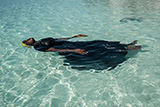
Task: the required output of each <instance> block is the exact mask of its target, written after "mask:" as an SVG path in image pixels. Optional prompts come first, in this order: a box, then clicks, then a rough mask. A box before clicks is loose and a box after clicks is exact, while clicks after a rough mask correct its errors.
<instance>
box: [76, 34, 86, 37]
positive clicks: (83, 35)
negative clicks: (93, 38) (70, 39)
mask: <svg viewBox="0 0 160 107" xmlns="http://www.w3.org/2000/svg"><path fill="white" fill-rule="evenodd" d="M74 37H88V35H85V34H79V35H76V36H74Z"/></svg>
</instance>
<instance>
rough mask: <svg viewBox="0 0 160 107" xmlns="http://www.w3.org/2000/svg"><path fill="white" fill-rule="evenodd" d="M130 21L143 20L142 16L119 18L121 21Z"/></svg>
mask: <svg viewBox="0 0 160 107" xmlns="http://www.w3.org/2000/svg"><path fill="white" fill-rule="evenodd" d="M130 21H136V22H142V21H143V18H129V17H128V18H123V19H121V20H120V22H122V23H127V22H130Z"/></svg>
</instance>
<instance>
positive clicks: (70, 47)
mask: <svg viewBox="0 0 160 107" xmlns="http://www.w3.org/2000/svg"><path fill="white" fill-rule="evenodd" d="M77 37H88V36H87V35H84V34H79V35H76V36H73V37H69V38H56V39H54V38H44V39H41V40H39V41H36V40H35V39H34V38H29V39H27V40H24V41H22V45H23V46H27V47H31V46H33V47H34V49H36V50H38V51H43V52H59V54H60V55H64V56H65V58H66V61H65V62H67V63H69V64H70V65H74V66H72V68H76V67H78V69H79V68H80V69H83V68H89V69H92V68H93V69H104V68H106V67H112V68H114V67H116V66H117V65H118V64H119V63H122V62H123V61H125V60H126V58H125V56H126V54H127V50H140V49H141V46H135V44H136V43H137V40H135V41H133V42H131V43H129V44H120V42H111V41H104V40H94V41H76V42H72V41H67V40H69V39H72V38H77ZM75 65H76V66H75ZM84 66H85V67H84Z"/></svg>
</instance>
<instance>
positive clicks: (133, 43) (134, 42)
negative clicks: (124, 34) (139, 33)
mask: <svg viewBox="0 0 160 107" xmlns="http://www.w3.org/2000/svg"><path fill="white" fill-rule="evenodd" d="M137 42H138V40H135V41H133V42H132V43H131V44H130V45H135V44H137Z"/></svg>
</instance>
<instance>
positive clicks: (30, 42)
mask: <svg viewBox="0 0 160 107" xmlns="http://www.w3.org/2000/svg"><path fill="white" fill-rule="evenodd" d="M34 42H35V40H34V38H29V39H27V40H25V41H23V43H25V44H27V45H32V44H33V43H34Z"/></svg>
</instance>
